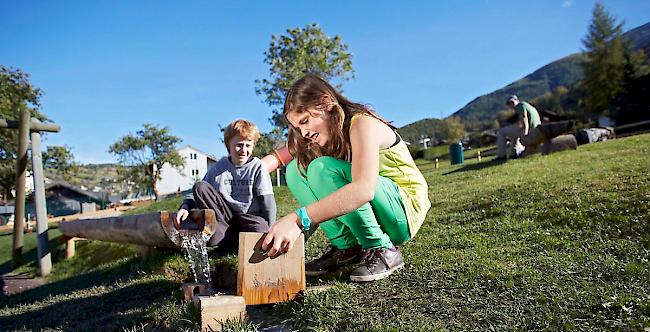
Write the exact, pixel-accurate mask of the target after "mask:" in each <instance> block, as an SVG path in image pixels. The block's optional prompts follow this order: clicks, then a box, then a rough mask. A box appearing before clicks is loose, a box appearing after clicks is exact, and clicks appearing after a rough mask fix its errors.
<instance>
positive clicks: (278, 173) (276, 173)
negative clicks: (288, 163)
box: [275, 167, 280, 187]
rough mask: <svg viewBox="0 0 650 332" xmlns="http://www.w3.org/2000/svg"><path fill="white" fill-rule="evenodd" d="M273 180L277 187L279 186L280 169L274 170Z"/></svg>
mask: <svg viewBox="0 0 650 332" xmlns="http://www.w3.org/2000/svg"><path fill="white" fill-rule="evenodd" d="M275 178H276V184H277V186H278V187H279V186H280V167H278V168H276V169H275Z"/></svg>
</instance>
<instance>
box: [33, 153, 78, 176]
mask: <svg viewBox="0 0 650 332" xmlns="http://www.w3.org/2000/svg"><path fill="white" fill-rule="evenodd" d="M42 155H43V168H45V169H47V170H49V171H51V172H53V173H56V174H58V175H61V176H62V177H63V179H64V180H65V181H69V180H70V177H71V176H72V175H73V174H74V173H76V172H77V170H78V169H79V166H78V165H77V163H76V162H75V161H74V155H73V154H72V151H70V147H69V146H67V145H64V146H54V145H50V146H48V147H47V150H46V151H44V152H43V153H42Z"/></svg>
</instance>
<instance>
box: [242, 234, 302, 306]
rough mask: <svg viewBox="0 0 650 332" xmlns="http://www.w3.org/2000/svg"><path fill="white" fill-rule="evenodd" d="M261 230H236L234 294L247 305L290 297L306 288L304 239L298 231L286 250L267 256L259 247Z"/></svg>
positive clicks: (286, 299) (289, 298)
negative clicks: (237, 236) (289, 248)
mask: <svg viewBox="0 0 650 332" xmlns="http://www.w3.org/2000/svg"><path fill="white" fill-rule="evenodd" d="M265 236H266V234H264V233H247V232H242V233H239V257H238V262H237V263H238V264H237V295H239V296H243V297H244V299H245V300H246V304H247V305H256V304H268V303H276V302H284V301H290V300H293V299H294V298H296V296H297V295H298V293H299V292H300V291H303V290H305V242H304V236H303V235H302V234H301V235H300V237H299V238H298V241H296V243H295V244H294V246H293V248H292V249H291V250H290V251H289V252H288V253H285V254H282V255H279V256H276V257H268V256H266V255H265V254H264V252H263V251H262V248H261V247H262V241H263V240H264V237H265Z"/></svg>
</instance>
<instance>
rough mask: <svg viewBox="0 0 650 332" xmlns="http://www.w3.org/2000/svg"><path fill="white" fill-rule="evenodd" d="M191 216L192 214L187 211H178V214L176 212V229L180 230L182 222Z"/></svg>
mask: <svg viewBox="0 0 650 332" xmlns="http://www.w3.org/2000/svg"><path fill="white" fill-rule="evenodd" d="M189 215H190V212H189V211H187V210H185V209H180V210H178V212H176V218H174V227H176V229H180V228H181V221H183V220H185V219H187V217H188V216H189Z"/></svg>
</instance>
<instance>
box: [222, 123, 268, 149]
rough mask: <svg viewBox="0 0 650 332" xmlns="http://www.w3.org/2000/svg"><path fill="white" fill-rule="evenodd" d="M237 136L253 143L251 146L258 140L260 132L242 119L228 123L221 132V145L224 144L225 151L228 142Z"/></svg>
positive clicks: (252, 124)
mask: <svg viewBox="0 0 650 332" xmlns="http://www.w3.org/2000/svg"><path fill="white" fill-rule="evenodd" d="M237 135H239V136H240V137H242V138H245V139H249V140H251V141H253V144H257V141H258V140H259V139H260V130H259V129H257V126H256V125H255V124H254V123H252V122H250V121H248V120H244V119H238V120H235V121H233V122H231V123H229V124H228V126H227V127H226V128H225V129H224V131H223V143H224V144H226V149H228V148H229V147H228V142H230V140H231V139H232V138H233V137H235V136H237Z"/></svg>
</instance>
